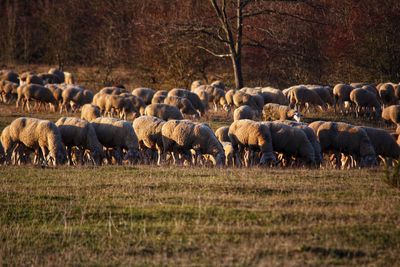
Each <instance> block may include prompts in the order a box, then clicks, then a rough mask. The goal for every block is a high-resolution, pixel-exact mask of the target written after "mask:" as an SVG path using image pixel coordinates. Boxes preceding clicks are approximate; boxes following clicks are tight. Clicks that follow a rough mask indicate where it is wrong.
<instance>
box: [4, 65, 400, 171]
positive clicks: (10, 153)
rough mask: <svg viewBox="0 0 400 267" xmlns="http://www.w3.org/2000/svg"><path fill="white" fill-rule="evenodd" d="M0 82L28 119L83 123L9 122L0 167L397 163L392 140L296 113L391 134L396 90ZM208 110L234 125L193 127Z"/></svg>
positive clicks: (50, 76)
mask: <svg viewBox="0 0 400 267" xmlns="http://www.w3.org/2000/svg"><path fill="white" fill-rule="evenodd" d="M0 77H1V81H0V93H1V101H2V102H4V103H11V102H13V101H15V103H16V107H17V108H21V109H22V110H26V111H28V112H31V111H32V108H36V110H39V109H49V110H51V111H53V112H56V111H60V113H66V114H71V113H77V112H80V118H77V117H75V116H74V117H61V118H60V119H59V120H58V121H57V122H56V123H53V122H51V121H48V120H41V119H36V118H28V117H21V118H17V119H15V120H14V121H13V122H12V123H11V124H10V125H8V126H6V127H5V128H4V129H3V131H2V133H1V146H0V160H1V161H2V162H5V163H6V164H26V163H31V162H33V163H34V164H44V165H49V164H53V165H60V164H65V163H67V162H68V164H70V165H72V164H93V165H101V164H106V163H108V164H123V163H124V162H125V163H127V162H129V163H145V164H152V163H154V164H158V165H162V164H168V163H172V164H196V165H215V166H224V165H226V166H246V167H249V166H254V165H262V166H276V165H280V166H306V167H320V166H330V165H332V166H335V167H338V168H350V167H371V166H376V165H378V164H380V162H381V161H382V162H383V163H384V164H386V165H392V164H393V160H398V158H399V156H400V147H399V145H398V143H399V142H398V134H397V133H389V132H388V131H386V130H384V129H380V128H372V127H362V126H354V125H350V124H347V123H343V122H330V121H315V122H312V123H310V124H306V123H303V122H300V121H301V118H302V116H303V115H302V114H304V115H305V114H307V112H310V109H311V108H314V109H317V110H322V111H324V110H327V109H333V110H334V111H335V112H341V113H342V114H343V115H345V114H355V115H356V116H368V117H370V118H371V119H375V120H378V119H380V118H383V119H384V120H385V121H388V122H392V123H394V124H395V125H398V124H399V123H400V116H399V114H400V105H396V104H397V103H398V101H399V99H400V86H399V85H398V84H394V83H384V84H379V85H376V86H374V85H371V84H362V83H357V84H337V85H336V86H334V87H333V88H332V87H329V86H319V85H298V86H293V87H290V88H287V89H284V90H279V89H276V88H272V87H264V88H261V87H256V88H242V89H240V90H233V89H231V90H228V89H227V88H225V85H224V83H223V82H221V81H216V82H214V83H212V84H210V85H204V84H202V83H201V82H200V81H195V82H193V83H192V86H191V88H190V90H188V89H179V88H175V89H172V90H170V91H166V90H159V91H155V90H153V89H150V88H136V89H134V90H133V91H129V90H127V89H125V88H124V87H123V86H115V87H106V88H103V89H101V90H100V91H99V92H98V93H96V94H94V93H93V92H92V91H91V90H88V89H85V88H83V87H81V86H78V85H76V84H75V81H74V77H73V75H72V74H71V73H66V72H62V71H60V70H58V69H50V70H49V72H48V73H42V74H35V73H33V72H27V73H23V74H21V75H19V74H17V73H15V72H13V71H1V72H0ZM210 109H215V110H218V109H220V110H224V112H227V113H229V114H232V117H233V122H232V123H231V124H230V125H229V126H228V125H227V126H225V127H221V128H219V129H217V130H216V131H215V132H214V131H213V130H212V129H211V128H210V126H209V125H208V124H206V123H200V122H198V120H197V119H198V118H199V117H202V116H205V115H207V113H210ZM128 118H132V119H133V123H131V122H128V121H127V119H128ZM32 153H33V154H34V157H31V154H32Z"/></svg>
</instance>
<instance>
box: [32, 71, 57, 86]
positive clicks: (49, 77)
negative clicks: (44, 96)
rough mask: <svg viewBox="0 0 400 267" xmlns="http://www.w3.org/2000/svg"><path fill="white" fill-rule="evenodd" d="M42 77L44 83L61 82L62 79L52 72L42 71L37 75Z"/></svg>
mask: <svg viewBox="0 0 400 267" xmlns="http://www.w3.org/2000/svg"><path fill="white" fill-rule="evenodd" d="M37 76H38V77H39V78H40V79H42V81H43V83H44V84H48V83H61V82H60V79H59V77H58V76H57V75H54V74H50V73H40V74H38V75H37Z"/></svg>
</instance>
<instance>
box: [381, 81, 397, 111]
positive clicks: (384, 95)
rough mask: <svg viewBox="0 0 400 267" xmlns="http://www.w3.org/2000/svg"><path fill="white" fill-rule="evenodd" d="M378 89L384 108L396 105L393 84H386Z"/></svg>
mask: <svg viewBox="0 0 400 267" xmlns="http://www.w3.org/2000/svg"><path fill="white" fill-rule="evenodd" d="M377 89H378V93H379V96H380V98H381V100H382V103H383V107H384V108H385V107H387V106H390V105H393V104H396V96H395V90H394V88H393V84H391V83H384V84H382V85H380V86H379V87H378V88H377Z"/></svg>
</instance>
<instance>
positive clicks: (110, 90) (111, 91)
mask: <svg viewBox="0 0 400 267" xmlns="http://www.w3.org/2000/svg"><path fill="white" fill-rule="evenodd" d="M123 93H129V91H128V90H126V89H125V88H121V87H115V86H114V87H104V88H102V89H101V90H100V91H99V94H107V95H120V94H123Z"/></svg>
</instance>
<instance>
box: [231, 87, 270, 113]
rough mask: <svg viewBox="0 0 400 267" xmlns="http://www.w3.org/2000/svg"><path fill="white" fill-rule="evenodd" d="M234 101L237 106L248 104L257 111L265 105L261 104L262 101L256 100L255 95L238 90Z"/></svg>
mask: <svg viewBox="0 0 400 267" xmlns="http://www.w3.org/2000/svg"><path fill="white" fill-rule="evenodd" d="M233 103H234V104H235V106H236V107H240V106H243V105H247V106H250V107H252V108H253V109H254V110H256V111H261V110H262V108H263V106H262V105H261V106H259V104H260V103H258V101H257V100H256V97H255V96H253V95H249V94H247V93H244V92H242V91H236V92H235V94H234V95H233Z"/></svg>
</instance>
